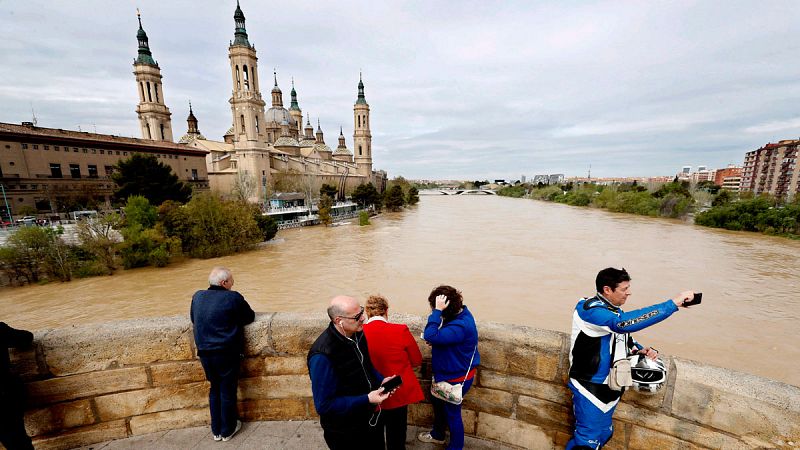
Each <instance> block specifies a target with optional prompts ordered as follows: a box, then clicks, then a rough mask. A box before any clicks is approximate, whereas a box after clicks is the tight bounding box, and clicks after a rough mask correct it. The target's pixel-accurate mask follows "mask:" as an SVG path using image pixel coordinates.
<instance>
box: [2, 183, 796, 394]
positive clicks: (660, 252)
mask: <svg viewBox="0 0 800 450" xmlns="http://www.w3.org/2000/svg"><path fill="white" fill-rule="evenodd" d="M216 265H224V266H228V267H230V268H231V269H232V270H233V272H234V278H235V287H234V288H235V289H236V290H238V291H239V292H241V293H242V294H243V295H244V296H245V298H247V300H248V301H249V302H250V303H251V305H252V306H253V308H254V309H255V310H256V311H296V312H311V313H318V314H323V313H324V309H325V308H326V306H327V300H328V299H329V298H330V297H331V296H333V295H335V294H340V293H345V294H351V295H355V296H357V297H358V298H360V299H362V301H363V299H364V298H365V296H366V295H369V294H372V293H381V294H383V295H384V296H386V297H387V298H388V299H389V302H390V305H391V310H390V314H391V311H392V310H394V311H401V312H405V313H411V314H417V315H426V314H427V312H428V311H429V310H428V307H427V295H428V293H429V292H430V290H431V289H432V288H433V287H434V286H436V285H438V284H442V283H445V284H452V285H453V286H456V287H457V288H459V289H460V290H462V292H463V295H464V299H465V303H466V304H467V305H468V306H469V307H470V309H471V310H472V311H473V313H474V315H475V317H476V318H477V319H478V320H489V321H497V322H503V323H516V324H522V325H529V326H533V327H538V328H547V329H552V330H558V331H564V332H569V330H570V327H571V317H572V310H573V308H574V306H575V302H576V301H577V300H578V298H579V297H581V296H586V295H592V294H593V292H594V277H595V275H596V274H597V271H598V270H600V269H602V268H604V267H608V266H614V267H625V268H626V269H627V270H628V272H629V273H630V274H631V277H632V278H633V280H632V283H631V285H632V288H631V291H632V292H633V295H632V296H631V297H630V298H629V299H628V303H627V304H626V305H625V307H624V308H625V309H626V310H632V309H636V308H640V307H644V306H647V305H650V304H652V303H655V302H660V301H663V300H665V299H667V298H670V297H671V296H672V295H674V294H677V293H678V292H680V291H682V290H686V289H693V290H696V291H702V292H703V303H702V304H701V305H699V306H696V307H692V308H691V309H689V310H683V309H682V310H681V311H679V312H678V313H676V314H675V315H673V316H672V317H670V318H669V319H668V320H666V321H665V322H662V323H661V324H658V325H656V326H654V327H651V328H649V329H647V330H644V331H642V332H639V333H637V335H636V336H637V338H638V340H639V342H642V343H643V344H645V345H652V346H654V347H656V348H658V349H659V350H661V351H662V352H664V353H668V354H672V355H678V356H681V357H685V358H689V359H694V360H697V361H703V362H706V363H709V364H714V365H718V366H723V367H729V368H733V369H737V370H741V371H745V372H750V373H754V374H758V375H762V376H765V377H769V378H772V379H776V380H779V381H783V382H787V383H790V384H793V385H796V386H800V372H798V371H797V370H796V369H797V367H798V363H797V361H798V360H800V349H798V346H797V345H795V344H796V343H795V340H796V336H797V331H796V324H797V323H798V320H800V300H798V295H797V292H798V287H800V271H798V268H800V242H798V241H792V240H787V239H783V238H773V237H768V236H761V235H757V234H749V233H742V232H729V231H721V230H714V229H709V228H703V227H698V226H694V225H688V224H685V223H683V222H680V221H673V220H667V219H654V218H648V217H639V216H633V215H627V214H615V213H609V212H606V211H602V210H595V209H589V208H579V207H571V206H566V205H559V204H552V203H545V202H538V201H533V200H525V199H511V198H504V197H495V196H423V197H422V200H421V202H420V203H419V205H417V206H415V207H412V208H409V209H407V210H406V211H403V212H399V213H384V214H382V215H381V216H379V217H376V218H373V219H372V225H371V226H367V227H359V226H357V224H350V225H343V226H337V227H330V228H324V227H312V228H304V229H293V230H284V231H281V232H279V234H278V237H277V239H276V241H274V242H272V243H269V244H267V245H266V246H264V247H263V248H260V249H258V250H255V251H251V252H248V253H244V254H239V255H234V256H228V257H223V258H217V259H213V260H187V261H184V262H181V263H177V264H173V265H171V266H169V267H166V268H162V269H155V268H144V269H136V270H128V271H119V272H117V274H115V275H113V276H110V277H96V278H88V279H82V280H76V281H72V282H69V283H51V284H47V285H43V286H26V287H21V288H4V289H2V290H0V297H2V300H0V320H2V321H5V322H7V323H9V324H10V325H12V326H14V327H19V328H28V329H42V328H49V327H63V326H68V325H70V324H78V323H89V322H105V321H111V320H120V319H130V318H136V317H153V316H163V315H175V314H187V311H188V307H189V299H190V297H191V295H192V293H193V292H194V291H195V290H197V289H202V288H205V287H206V285H207V282H206V277H207V274H208V272H209V271H210V269H211V268H212V267H213V266H216Z"/></svg>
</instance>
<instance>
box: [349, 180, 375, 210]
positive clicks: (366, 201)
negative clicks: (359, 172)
mask: <svg viewBox="0 0 800 450" xmlns="http://www.w3.org/2000/svg"><path fill="white" fill-rule="evenodd" d="M351 198H352V199H353V201H354V202H356V203H358V205H359V206H360V207H362V208H366V207H368V206H375V207H376V208H380V205H381V194H380V193H378V190H377V189H375V186H374V185H373V184H372V183H367V184H359V185H358V187H356V190H355V191H353V195H352V196H351Z"/></svg>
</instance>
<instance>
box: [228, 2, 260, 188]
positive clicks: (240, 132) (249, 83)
mask: <svg viewBox="0 0 800 450" xmlns="http://www.w3.org/2000/svg"><path fill="white" fill-rule="evenodd" d="M233 20H234V22H235V23H236V31H235V32H234V39H233V41H232V42H231V43H230V45H229V46H228V59H229V60H230V64H231V79H232V82H233V90H232V91H231V99H230V100H229V103H230V104H231V114H232V115H233V121H232V123H233V149H234V151H235V152H236V159H237V166H236V168H237V170H238V174H237V177H238V178H237V179H239V180H241V182H248V183H253V184H255V186H256V189H254V191H253V192H252V194H251V195H250V196H249V198H248V199H247V200H248V201H250V202H259V201H266V195H267V186H268V185H269V174H270V168H269V166H270V157H269V149H268V148H267V132H266V130H265V125H266V122H265V120H264V105H265V102H264V100H263V99H262V98H261V91H260V90H259V86H260V85H259V81H258V63H257V61H258V58H256V48H255V46H253V45H251V44H250V41H249V40H248V39H247V30H246V29H245V26H244V13H243V12H242V8H241V7H240V6H239V1H238V0H237V1H236V11H235V12H234V14H233Z"/></svg>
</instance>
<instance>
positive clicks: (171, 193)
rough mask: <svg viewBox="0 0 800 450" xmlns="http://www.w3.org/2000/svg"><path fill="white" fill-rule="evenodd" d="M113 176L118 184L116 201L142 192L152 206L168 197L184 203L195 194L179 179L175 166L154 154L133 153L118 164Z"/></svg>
mask: <svg viewBox="0 0 800 450" xmlns="http://www.w3.org/2000/svg"><path fill="white" fill-rule="evenodd" d="M111 179H112V180H113V181H114V183H116V185H117V189H116V190H115V191H114V200H115V201H116V202H119V203H122V202H125V201H126V200H127V198H128V197H130V196H132V195H142V196H144V197H145V198H147V199H148V200H150V203H151V204H153V205H160V204H162V203H164V201H166V200H175V201H178V202H181V203H185V202H187V201H188V200H189V198H190V197H191V196H192V189H191V188H190V187H189V186H187V185H186V184H185V183H183V182H181V181H180V180H178V176H177V175H175V174H174V173H172V169H171V168H170V167H169V166H168V165H166V164H163V163H161V162H159V161H158V159H156V157H155V156H153V155H147V156H145V155H140V154H138V153H134V154H133V156H131V157H130V158H128V159H125V160H122V161H120V162H119V163H117V165H116V170H115V172H114V174H113V175H111Z"/></svg>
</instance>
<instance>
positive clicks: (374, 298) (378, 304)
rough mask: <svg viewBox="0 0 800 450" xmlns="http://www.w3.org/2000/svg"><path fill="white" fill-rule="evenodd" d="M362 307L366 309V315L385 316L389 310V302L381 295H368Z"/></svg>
mask: <svg viewBox="0 0 800 450" xmlns="http://www.w3.org/2000/svg"><path fill="white" fill-rule="evenodd" d="M364 309H365V310H366V311H367V317H373V316H385V315H386V311H388V310H389V302H388V301H387V300H386V299H385V298H384V297H383V296H381V295H370V296H369V297H367V305H366V306H365V307H364Z"/></svg>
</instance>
